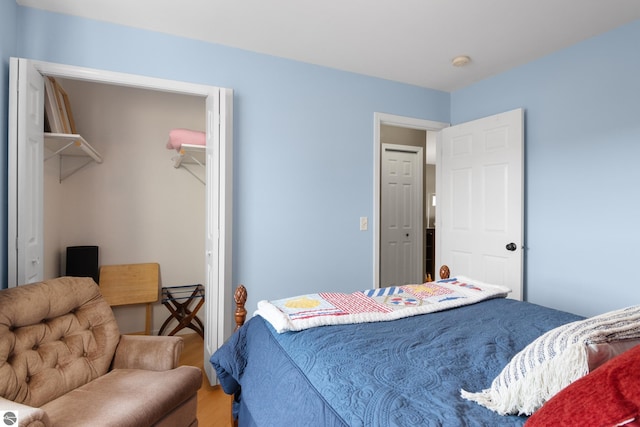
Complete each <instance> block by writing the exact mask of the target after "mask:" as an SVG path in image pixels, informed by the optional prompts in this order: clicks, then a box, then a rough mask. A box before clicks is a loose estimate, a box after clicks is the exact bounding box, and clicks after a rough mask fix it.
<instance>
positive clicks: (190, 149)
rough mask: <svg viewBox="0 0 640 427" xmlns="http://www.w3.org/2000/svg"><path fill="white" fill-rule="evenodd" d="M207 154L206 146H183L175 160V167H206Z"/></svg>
mask: <svg viewBox="0 0 640 427" xmlns="http://www.w3.org/2000/svg"><path fill="white" fill-rule="evenodd" d="M205 152H206V147H205V146H204V145H191V144H182V145H181V146H180V151H178V155H177V156H175V157H174V158H173V167H174V168H179V167H180V166H181V165H183V164H190V165H193V164H196V165H200V166H204V165H205V162H206V161H205Z"/></svg>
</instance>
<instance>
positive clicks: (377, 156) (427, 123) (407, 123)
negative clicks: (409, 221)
mask: <svg viewBox="0 0 640 427" xmlns="http://www.w3.org/2000/svg"><path fill="white" fill-rule="evenodd" d="M382 125H390V126H398V127H403V128H410V129H419V130H424V131H430V132H439V131H441V130H442V129H444V128H446V127H448V126H449V123H444V122H435V121H432V120H425V119H417V118H414V117H406V116H397V115H394V114H387V113H378V112H375V113H373V215H372V225H373V287H374V288H379V287H380V187H381V176H380V175H381V159H382V142H381V140H380V127H381V126H382ZM425 142H426V141H425ZM439 153H440V136H439V135H438V136H437V138H436V194H437V193H438V190H439V189H438V181H439V180H438V170H439V162H440V160H439V158H440V154H439ZM437 209H438V206H437V205H436V221H438V218H439V215H438V213H437ZM437 238H438V233H436V250H437V248H438V244H437ZM437 258H438V257H437V256H436V262H437Z"/></svg>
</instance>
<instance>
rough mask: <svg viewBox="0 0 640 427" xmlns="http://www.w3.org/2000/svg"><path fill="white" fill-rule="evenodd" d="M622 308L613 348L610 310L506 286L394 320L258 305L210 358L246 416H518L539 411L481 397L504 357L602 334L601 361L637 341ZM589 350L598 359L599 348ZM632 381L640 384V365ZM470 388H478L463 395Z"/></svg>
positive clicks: (484, 421) (333, 420) (631, 314)
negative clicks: (287, 323) (319, 319)
mask: <svg viewBox="0 0 640 427" xmlns="http://www.w3.org/2000/svg"><path fill="white" fill-rule="evenodd" d="M241 291H244V290H243V289H241ZM241 299H242V298H240V300H241ZM237 302H239V301H238V299H237ZM240 302H241V301H240ZM243 304H244V303H243V302H241V304H240V306H239V309H238V310H239V312H240V315H239V316H238V318H237V321H238V322H239V323H242V313H241V312H242V310H244V308H243ZM616 316H617V317H616V320H615V322H617V323H616V325H617V326H616V331H618V332H616V334H619V335H615V334H614V335H615V338H616V339H615V341H616V343H617V342H622V343H623V347H619V348H616V349H614V350H612V349H611V347H610V343H611V341H614V340H613V339H612V337H614V335H612V333H611V327H610V326H611V322H610V321H608V323H607V325H608V326H607V328H609V329H607V328H605V327H603V326H602V324H603V323H604V320H597V321H591V320H590V319H584V318H582V317H580V316H577V315H574V314H571V313H567V312H562V311H558V310H554V309H550V308H546V307H542V306H539V305H535V304H531V303H527V302H521V301H515V300H510V299H506V298H502V297H491V298H487V299H484V300H481V301H477V302H474V303H472V304H469V305H464V306H460V307H456V308H449V309H444V310H441V311H435V312H430V313H427V314H419V315H411V316H407V317H403V318H398V319H395V320H389V321H376V322H362V323H355V324H335V325H329V326H321V327H309V328H307V329H303V330H300V331H283V332H278V331H277V330H276V327H274V325H273V324H272V323H270V321H267V320H265V317H262V316H260V315H258V316H253V317H252V318H250V319H249V320H248V321H247V322H246V323H245V324H244V325H243V326H242V327H241V328H239V329H238V330H237V331H236V332H235V333H234V334H233V336H232V337H231V338H230V339H229V340H228V341H227V342H226V343H225V344H224V345H223V346H222V347H221V348H220V349H219V350H218V351H216V352H215V353H214V354H213V355H212V357H211V360H210V361H211V363H212V365H213V367H214V368H215V370H216V372H217V375H218V378H219V381H220V384H221V386H222V388H223V389H224V391H225V392H226V393H228V394H234V396H235V397H234V406H233V415H234V418H236V419H237V422H238V425H239V426H261V427H262V426H283V425H292V426H293V425H296V426H298V425H299V426H381V427H383V426H452V427H453V426H456V427H458V426H521V425H524V424H525V422H527V418H528V415H529V413H530V412H533V411H530V410H529V411H523V410H521V409H519V410H515V411H514V410H506V411H504V410H503V411H500V410H496V408H493V409H489V408H488V407H486V406H483V404H479V403H478V400H482V398H484V397H483V394H482V393H484V394H485V395H487V394H488V393H489V394H490V393H491V392H492V391H491V390H492V389H493V387H494V385H495V383H496V382H500V381H498V379H501V380H502V381H504V380H505V378H506V377H504V376H505V375H509V372H508V369H507V367H509V365H510V364H512V363H514V360H518V359H517V357H518V356H519V355H522V354H525V355H526V351H527V349H529V348H531V347H533V348H531V352H532V354H536V353H537V352H539V351H540V349H541V348H542V347H544V346H546V345H551V344H550V343H552V344H553V345H557V343H558V342H560V341H562V342H563V343H564V344H562V345H563V346H564V347H566V348H572V346H571V345H566V342H567V341H569V342H574V344H575V343H576V342H577V344H579V345H578V346H577V347H576V348H583V344H585V343H586V342H587V341H589V342H590V343H592V344H593V343H595V344H599V345H600V347H595V348H596V349H595V350H593V352H592V353H593V354H597V355H598V357H599V362H598V366H600V365H602V364H604V363H606V362H607V361H608V360H610V359H612V358H613V357H614V356H615V355H617V354H619V353H622V352H625V351H626V350H628V349H630V348H634V347H636V344H637V343H638V342H639V341H638V339H640V309H639V308H638V307H634V308H633V309H632V310H630V311H629V310H626V311H625V312H624V314H617V315H616ZM623 317H624V319H623ZM607 319H610V317H607ZM594 324H597V327H594ZM573 325H575V326H573ZM620 325H624V327H619V326H620ZM603 328H604V329H603ZM621 329H623V330H624V331H625V332H624V333H622V334H620V330H621ZM558 330H559V331H562V332H560V333H556V331H558ZM595 330H597V331H598V332H597V333H596V332H594V331H595ZM602 336H607V338H606V339H603V338H602ZM574 337H580V338H574ZM618 338H619V339H618ZM534 343H537V344H538V347H535V346H533V344H534ZM540 343H541V344H540ZM595 344H594V345H595ZM603 346H608V347H606V349H605V347H603ZM637 349H638V356H637V358H636V359H635V362H640V346H638V347H637ZM556 350H558V348H557V347H556ZM605 350H606V353H607V356H606V357H605V356H603V354H604V352H605ZM562 352H568V351H565V349H562ZM614 353H615V354H614ZM563 354H564V353H563ZM558 359H561V357H556V358H555V359H554V360H556V361H557V360H558ZM589 360H591V361H592V363H595V362H593V360H595V356H594V357H592V358H591V359H589ZM520 362H522V363H530V360H520ZM547 362H548V361H544V363H547ZM571 363H572V364H575V363H574V362H571ZM556 365H557V363H556ZM635 365H636V366H637V365H638V363H635ZM549 366H550V365H542V367H543V368H544V369H542V370H543V371H545V372H547V371H549V372H550V371H552V370H553V369H556V371H557V370H561V371H562V370H566V368H565V367H563V366H555V367H553V366H550V367H549ZM538 368H540V366H538ZM524 369H525V370H527V369H530V368H524ZM591 369H595V368H594V367H591ZM505 371H507V373H506V374H505ZM539 371H540V369H538V371H537V372H534V373H533V374H535V375H539V374H540V372H539ZM587 373H588V372H582V373H581V374H576V375H578V376H584V375H586V374H587ZM516 374H517V375H520V374H521V372H520V373H516ZM533 374H532V373H531V372H529V373H527V374H526V375H528V376H527V378H529V376H531V375H533ZM517 375H516V376H517ZM542 375H543V376H544V375H545V374H544V373H543V374H542ZM553 375H557V374H556V373H554V374H553ZM501 376H502V377H501ZM574 379H575V378H572V379H570V380H569V381H573V380H574ZM538 380H539V378H538ZM635 380H636V381H635V382H636V383H640V381H639V380H640V376H639V377H636V378H635ZM518 381H520V379H519V380H518ZM550 382H552V381H550ZM565 386H566V384H564V385H560V386H558V387H559V388H560V389H562V388H565ZM521 391H523V393H524V394H526V390H524V389H523V390H521ZM557 391H558V390H555V391H554V393H556V392H557ZM464 393H467V394H468V395H474V394H475V395H476V397H475V398H474V397H473V396H471V397H470V396H467V397H466V398H465V397H462V395H463V394H464ZM634 393H635V392H634ZM634 393H632V394H633V396H632V397H631V398H630V400H631V401H632V403H633V400H634V399H636V397H637V402H635V403H633V404H632V405H631V406H630V407H632V408H635V409H634V410H637V408H638V407H640V387H639V390H638V392H637V395H638V396H636V394H634ZM478 396H480V398H478ZM549 397H550V396H549ZM600 397H601V396H600ZM474 399H475V400H474ZM614 400H615V399H614ZM636 403H637V404H636ZM538 406H539V405H538ZM625 408H626V407H625ZM535 409H537V407H536V408H535ZM627 409H628V408H627ZM501 412H502V413H501ZM527 412H529V413H527ZM627 412H629V411H627ZM627 412H625V416H627ZM631 412H633V411H631ZM631 412H629V413H631ZM532 418H533V417H532ZM538 418H539V419H542V420H543V423H542V424H538V425H545V424H544V418H543V417H538ZM623 418H624V417H623ZM634 419H635V415H633V416H631V415H630V416H629V417H628V418H627V420H631V421H629V422H634V421H633V420H634ZM574 421H575V420H574ZM622 421H624V420H622ZM558 425H561V424H558ZM567 425H571V424H567ZM611 425H614V424H611ZM630 425H631V424H630Z"/></svg>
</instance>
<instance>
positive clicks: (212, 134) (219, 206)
mask: <svg viewBox="0 0 640 427" xmlns="http://www.w3.org/2000/svg"><path fill="white" fill-rule="evenodd" d="M206 105H207V165H206V168H207V180H206V181H207V202H206V204H207V227H206V238H205V246H206V247H205V251H206V263H207V266H206V269H207V270H206V277H207V283H208V288H207V289H206V292H207V293H206V295H205V325H218V327H217V328H212V327H205V331H204V334H205V336H204V369H205V372H206V374H207V377H208V378H209V382H210V383H211V384H215V383H216V374H215V371H214V369H213V367H212V366H211V364H210V363H209V359H210V358H211V355H212V354H213V353H214V352H215V351H216V350H217V349H218V347H220V346H221V345H222V343H224V341H225V340H226V339H227V338H228V337H229V336H230V335H231V334H232V333H233V329H234V327H233V326H234V324H233V322H231V318H232V316H233V312H232V307H233V305H232V302H233V300H232V298H233V297H232V284H231V280H232V278H231V272H232V269H231V251H232V246H231V239H232V235H231V217H232V211H231V208H232V206H233V200H232V177H233V168H232V165H233V162H232V146H233V144H232V141H233V137H232V130H233V116H232V114H233V92H232V91H231V90H229V89H218V90H216V91H213V92H212V93H210V94H209V96H207V101H206Z"/></svg>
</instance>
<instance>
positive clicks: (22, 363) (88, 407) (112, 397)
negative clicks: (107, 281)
mask: <svg viewBox="0 0 640 427" xmlns="http://www.w3.org/2000/svg"><path fill="white" fill-rule="evenodd" d="M99 289H100V288H99V287H98V286H97V285H96V284H95V282H94V281H93V280H92V279H90V278H78V277H62V278H58V279H53V280H48V281H45V282H41V283H35V284H30V285H23V286H18V287H16V288H11V289H5V290H1V291H0V413H1V412H3V411H11V412H13V413H14V414H17V416H18V419H19V422H20V423H19V425H20V426H62V427H73V426H82V427H85V426H118V427H126V426H132V427H141V426H172V427H173V426H197V425H198V420H197V418H196V409H197V391H198V389H199V388H200V386H201V384H202V372H201V370H200V369H198V368H195V367H192V366H180V367H178V360H179V357H180V353H181V352H182V347H183V342H182V338H180V337H168V336H162V337H158V336H135V335H120V332H119V330H118V325H117V323H116V320H115V318H114V316H113V312H112V311H111V307H110V306H109V304H108V303H107V302H106V301H105V300H104V299H103V298H102V296H101V295H100V292H99Z"/></svg>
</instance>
